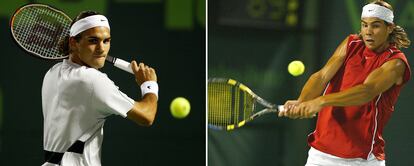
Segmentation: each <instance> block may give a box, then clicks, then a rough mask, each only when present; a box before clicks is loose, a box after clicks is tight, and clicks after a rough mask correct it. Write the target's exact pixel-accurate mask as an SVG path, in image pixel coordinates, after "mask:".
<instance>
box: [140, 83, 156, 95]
mask: <svg viewBox="0 0 414 166" xmlns="http://www.w3.org/2000/svg"><path fill="white" fill-rule="evenodd" d="M147 93H154V94H155V96H157V99H158V84H157V82H155V81H145V82H144V83H142V84H141V94H142V97H144V95H145V94H147Z"/></svg>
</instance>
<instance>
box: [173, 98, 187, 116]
mask: <svg viewBox="0 0 414 166" xmlns="http://www.w3.org/2000/svg"><path fill="white" fill-rule="evenodd" d="M190 109H191V106H190V102H188V100H187V99H186V98H184V97H177V98H175V99H174V100H173V101H172V102H171V104H170V111H171V114H172V116H173V117H174V118H178V119H182V118H185V117H186V116H187V115H188V114H189V113H190Z"/></svg>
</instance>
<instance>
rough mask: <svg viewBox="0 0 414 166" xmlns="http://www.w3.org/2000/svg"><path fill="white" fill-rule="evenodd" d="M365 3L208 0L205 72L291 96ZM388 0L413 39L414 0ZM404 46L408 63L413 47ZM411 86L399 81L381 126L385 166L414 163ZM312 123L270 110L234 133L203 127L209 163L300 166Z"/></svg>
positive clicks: (274, 98)
mask: <svg viewBox="0 0 414 166" xmlns="http://www.w3.org/2000/svg"><path fill="white" fill-rule="evenodd" d="M366 2H367V1H361V0H344V1H332V0H308V1H304V0H226V1H222V0H209V1H208V16H209V17H208V77H209V78H210V77H226V78H233V79H235V80H238V81H239V82H242V83H244V84H245V85H247V86H248V87H250V88H251V89H252V90H253V91H254V92H255V93H257V94H258V95H259V96H262V97H263V98H265V99H267V100H269V101H271V102H273V103H276V104H283V103H284V102H285V101H286V100H288V99H296V98H297V97H298V96H299V93H300V91H301V88H302V86H303V85H304V83H305V81H306V80H307V79H308V78H309V76H310V75H311V74H312V73H314V72H316V71H317V70H319V69H320V68H321V67H322V65H323V64H325V63H326V61H327V59H328V58H329V57H330V56H331V55H332V53H333V52H334V50H335V49H336V47H337V46H338V45H339V44H340V43H341V41H342V40H344V39H345V38H346V37H347V36H348V35H349V34H353V33H358V32H359V27H360V15H361V10H362V7H363V5H365V4H366ZM388 2H389V3H391V5H392V6H393V7H394V11H395V12H394V13H395V22H396V24H397V25H401V26H402V27H404V28H405V30H406V32H407V33H408V35H409V38H410V39H411V40H413V39H414V33H413V32H414V31H413V30H414V20H413V19H414V1H411V0H390V1H388ZM295 20H296V21H295ZM402 51H403V52H404V53H405V55H406V56H407V58H408V60H409V61H410V62H411V68H413V63H414V58H413V46H411V47H410V48H408V49H402ZM292 60H301V61H303V62H304V64H305V66H306V71H305V73H304V74H303V75H301V76H299V77H293V76H291V75H289V74H288V72H287V65H288V64H289V62H291V61H292ZM413 85H414V81H413V80H411V81H410V82H409V83H408V84H406V85H405V87H404V88H403V90H402V92H401V94H400V96H399V99H398V102H397V104H396V106H395V112H394V113H393V116H392V118H391V120H390V121H389V122H388V124H387V126H386V127H385V130H384V133H383V134H384V139H385V141H386V147H385V150H386V155H387V160H386V164H387V166H408V165H413V164H414V158H413V157H411V156H412V154H414V143H413V141H412V140H413V139H414V133H413V132H412V131H413V130H414V127H413V125H412V123H411V122H412V119H413V118H414V112H413V109H412V108H413V107H412V104H410V102H412V101H413V100H412V99H413V97H414V96H413V92H414V90H413V89H414V88H413ZM315 122H316V119H307V120H291V119H287V118H278V117H277V116H270V115H268V116H264V117H260V118H259V119H257V120H255V121H253V122H251V123H248V124H246V125H245V126H243V127H242V128H240V129H238V130H234V131H231V132H223V131H214V130H208V132H209V133H208V165H210V166H255V165H274V166H301V165H302V166H303V165H304V164H305V163H306V159H307V156H308V155H307V152H308V149H309V147H308V145H307V142H306V138H307V135H308V134H309V133H311V132H312V131H313V130H314V126H315ZM333 141H334V140H333Z"/></svg>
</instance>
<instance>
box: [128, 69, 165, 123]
mask: <svg viewBox="0 0 414 166" xmlns="http://www.w3.org/2000/svg"><path fill="white" fill-rule="evenodd" d="M131 66H132V71H133V72H134V74H135V80H136V82H137V83H138V85H141V84H142V83H143V82H145V81H157V76H156V74H155V71H154V69H152V68H150V67H148V66H145V65H144V64H143V63H140V64H139V66H138V65H137V63H136V62H135V61H132V63H131ZM157 100H158V99H157V96H156V95H155V94H153V93H147V94H145V95H144V96H143V98H142V99H141V100H140V101H136V102H135V104H134V107H132V109H131V110H130V111H128V113H127V117H128V118H129V119H131V120H132V121H134V122H135V123H137V124H139V125H143V126H150V125H152V123H153V122H154V119H155V114H156V113H157Z"/></svg>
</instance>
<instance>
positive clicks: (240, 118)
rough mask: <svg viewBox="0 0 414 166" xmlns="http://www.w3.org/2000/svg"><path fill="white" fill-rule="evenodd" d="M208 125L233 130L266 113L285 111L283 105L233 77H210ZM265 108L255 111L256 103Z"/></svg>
mask: <svg viewBox="0 0 414 166" xmlns="http://www.w3.org/2000/svg"><path fill="white" fill-rule="evenodd" d="M207 102H208V127H209V128H211V129H216V130H233V129H235V128H239V127H242V126H243V125H244V124H245V123H247V122H249V121H251V120H253V119H255V118H257V117H259V116H262V115H265V114H269V113H275V114H276V113H278V112H279V111H283V109H284V108H283V105H275V104H272V103H270V102H268V101H266V100H264V99H262V98H261V97H259V96H258V95H256V94H255V93H254V92H253V91H252V90H250V89H249V88H248V87H247V86H245V85H243V84H242V83H239V82H237V81H235V80H233V79H227V78H209V79H208V101H207ZM257 103H258V104H260V105H262V106H264V107H265V108H264V109H262V110H260V111H255V108H256V105H257Z"/></svg>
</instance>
